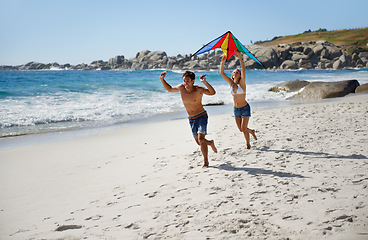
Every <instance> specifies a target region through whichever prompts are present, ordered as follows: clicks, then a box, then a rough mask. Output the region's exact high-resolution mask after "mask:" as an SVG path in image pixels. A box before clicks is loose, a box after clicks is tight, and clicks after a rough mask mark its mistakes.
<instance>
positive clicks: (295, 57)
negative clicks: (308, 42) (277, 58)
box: [291, 54, 308, 62]
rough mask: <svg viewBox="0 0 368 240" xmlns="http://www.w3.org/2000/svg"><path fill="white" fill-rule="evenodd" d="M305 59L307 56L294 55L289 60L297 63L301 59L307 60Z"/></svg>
mask: <svg viewBox="0 0 368 240" xmlns="http://www.w3.org/2000/svg"><path fill="white" fill-rule="evenodd" d="M307 58H308V56H307V55H304V54H294V55H293V56H292V57H291V60H293V61H296V62H298V61H299V60H301V59H307Z"/></svg>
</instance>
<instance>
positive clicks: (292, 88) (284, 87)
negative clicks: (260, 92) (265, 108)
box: [268, 79, 309, 92]
mask: <svg viewBox="0 0 368 240" xmlns="http://www.w3.org/2000/svg"><path fill="white" fill-rule="evenodd" d="M308 84H309V82H308V81H301V80H299V79H297V80H295V81H287V82H282V83H279V84H277V85H276V86H275V87H272V88H270V89H268V91H270V92H281V91H284V92H297V91H299V90H300V89H302V88H303V87H305V86H307V85H308Z"/></svg>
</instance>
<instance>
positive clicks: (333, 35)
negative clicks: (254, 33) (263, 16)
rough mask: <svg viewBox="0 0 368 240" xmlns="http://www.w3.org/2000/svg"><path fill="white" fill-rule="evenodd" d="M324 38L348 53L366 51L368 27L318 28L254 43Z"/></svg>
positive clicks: (318, 39)
mask: <svg viewBox="0 0 368 240" xmlns="http://www.w3.org/2000/svg"><path fill="white" fill-rule="evenodd" d="M320 40H325V41H329V42H331V43H333V44H334V45H336V46H338V47H341V48H342V49H343V50H345V51H347V52H348V53H349V54H352V53H354V52H356V53H359V52H366V51H368V45H367V44H368V28H358V29H348V30H338V31H327V30H326V29H319V30H317V31H311V30H309V31H306V32H304V33H301V34H296V35H290V36H283V37H282V36H280V37H274V38H273V39H272V40H270V41H259V42H256V44H260V45H265V46H275V45H278V44H283V43H289V44H290V43H295V42H308V41H320Z"/></svg>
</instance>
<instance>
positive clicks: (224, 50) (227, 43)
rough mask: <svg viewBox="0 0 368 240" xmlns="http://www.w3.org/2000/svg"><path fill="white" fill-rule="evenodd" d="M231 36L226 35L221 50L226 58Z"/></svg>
mask: <svg viewBox="0 0 368 240" xmlns="http://www.w3.org/2000/svg"><path fill="white" fill-rule="evenodd" d="M229 35H230V34H229V33H228V34H227V35H226V38H225V40H224V42H223V43H222V44H221V49H222V51H223V52H224V54H225V55H226V56H227V48H228V46H229Z"/></svg>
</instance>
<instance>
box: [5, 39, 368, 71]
mask: <svg viewBox="0 0 368 240" xmlns="http://www.w3.org/2000/svg"><path fill="white" fill-rule="evenodd" d="M247 48H248V49H249V50H250V51H251V52H252V53H253V54H254V55H255V56H256V57H257V59H259V60H260V61H261V62H262V63H263V65H264V66H265V67H266V68H267V69H300V68H303V69H313V68H318V69H343V68H363V67H368V52H360V53H353V54H352V55H349V54H348V53H347V52H345V51H343V50H341V49H340V48H339V47H337V46H335V45H333V44H332V43H330V42H328V41H318V42H304V43H301V42H298V43H293V44H280V45H277V46H274V47H265V46H260V45H250V46H247ZM221 57H222V52H221V50H218V51H213V52H210V53H208V54H202V55H200V56H193V57H192V56H191V55H190V54H187V55H184V56H182V55H180V54H179V55H177V56H176V57H175V56H171V57H169V56H167V54H166V52H163V51H154V52H151V51H149V50H145V51H141V52H139V53H137V55H136V56H135V57H134V58H130V59H126V58H125V57H124V56H116V57H113V58H110V60H109V61H108V62H106V61H102V60H99V61H93V62H92V63H91V64H89V65H88V64H84V63H83V64H78V65H70V64H64V65H61V64H58V63H49V64H44V63H37V62H29V63H26V64H24V65H20V66H0V70H47V69H76V70H112V69H121V70H144V69H168V70H210V69H219V66H220V63H221ZM243 60H244V62H245V66H246V67H247V68H248V69H263V67H262V66H260V65H259V64H258V63H256V62H255V61H253V60H251V59H250V58H248V56H246V55H244V57H243ZM225 67H226V68H227V69H233V68H238V67H240V63H239V60H238V59H236V58H234V57H232V58H231V59H230V60H229V61H228V62H227V64H226V65H225Z"/></svg>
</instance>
